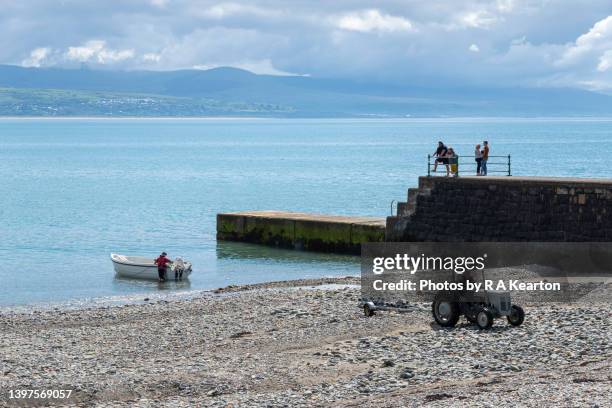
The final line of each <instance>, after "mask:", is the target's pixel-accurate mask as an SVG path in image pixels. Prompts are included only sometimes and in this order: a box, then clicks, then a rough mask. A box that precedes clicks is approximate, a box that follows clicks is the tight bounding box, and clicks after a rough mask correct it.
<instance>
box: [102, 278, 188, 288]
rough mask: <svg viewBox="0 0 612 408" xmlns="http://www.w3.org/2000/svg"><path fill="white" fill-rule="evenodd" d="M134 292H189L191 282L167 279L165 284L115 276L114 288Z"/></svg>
mask: <svg viewBox="0 0 612 408" xmlns="http://www.w3.org/2000/svg"><path fill="white" fill-rule="evenodd" d="M128 287H129V289H130V291H133V290H134V289H140V291H142V292H148V291H151V290H155V289H156V290H170V291H176V290H187V289H190V288H191V282H190V281H189V279H183V280H181V281H176V280H174V278H172V279H167V280H166V281H165V282H158V281H156V280H146V279H130V278H125V277H118V276H115V278H114V280H113V288H114V289H116V290H117V291H120V292H125V290H126V289H128Z"/></svg>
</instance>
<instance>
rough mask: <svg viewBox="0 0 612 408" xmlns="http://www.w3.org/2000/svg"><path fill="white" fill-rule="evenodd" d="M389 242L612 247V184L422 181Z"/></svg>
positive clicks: (391, 226) (391, 221) (392, 223)
mask: <svg viewBox="0 0 612 408" xmlns="http://www.w3.org/2000/svg"><path fill="white" fill-rule="evenodd" d="M397 210H398V213H397V215H396V216H393V217H388V218H387V232H386V240H387V241H480V242H485V241H570V242H573V241H583V242H584V241H599V242H601V241H612V180H611V179H576V178H556V177H555V178H543V177H489V176H486V177H476V176H470V177H457V178H447V177H420V178H419V187H418V188H411V189H408V195H407V200H406V201H405V202H402V203H399V204H398V206H397Z"/></svg>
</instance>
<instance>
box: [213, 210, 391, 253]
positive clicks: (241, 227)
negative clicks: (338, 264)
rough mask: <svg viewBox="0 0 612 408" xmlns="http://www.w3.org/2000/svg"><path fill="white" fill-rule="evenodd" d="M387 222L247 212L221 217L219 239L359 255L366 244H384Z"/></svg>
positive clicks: (382, 220) (376, 219) (325, 216)
mask: <svg viewBox="0 0 612 408" xmlns="http://www.w3.org/2000/svg"><path fill="white" fill-rule="evenodd" d="M384 238H385V219H384V218H382V217H381V218H373V217H346V216H332V215H317V214H304V213H294V212H281V211H246V212H235V213H225V214H217V239H219V240H227V241H240V242H250V243H256V244H265V245H271V246H276V247H280V248H290V249H303V250H308V251H321V252H335V253H349V254H357V255H358V254H359V253H360V251H361V244H362V243H364V242H382V241H384Z"/></svg>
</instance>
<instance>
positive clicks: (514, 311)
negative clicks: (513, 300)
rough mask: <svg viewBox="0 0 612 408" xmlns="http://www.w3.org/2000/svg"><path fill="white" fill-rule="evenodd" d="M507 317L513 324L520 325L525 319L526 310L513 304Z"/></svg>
mask: <svg viewBox="0 0 612 408" xmlns="http://www.w3.org/2000/svg"><path fill="white" fill-rule="evenodd" d="M506 318H507V319H508V323H510V324H511V325H513V326H520V325H521V324H523V322H524V321H525V311H524V310H523V308H522V307H520V306H518V305H512V308H511V309H510V314H509V315H508V316H506Z"/></svg>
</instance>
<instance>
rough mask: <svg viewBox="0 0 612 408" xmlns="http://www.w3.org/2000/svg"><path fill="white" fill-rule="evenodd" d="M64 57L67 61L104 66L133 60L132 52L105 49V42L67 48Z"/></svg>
mask: <svg viewBox="0 0 612 408" xmlns="http://www.w3.org/2000/svg"><path fill="white" fill-rule="evenodd" d="M64 57H65V58H66V59H67V60H69V61H78V62H89V61H94V62H98V63H99V64H106V63H109V62H119V61H123V60H126V59H130V58H134V50H133V49H125V50H113V49H109V48H107V47H106V41H102V40H91V41H87V42H86V43H85V44H84V45H81V46H78V47H68V51H66V52H65V54H64Z"/></svg>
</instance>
